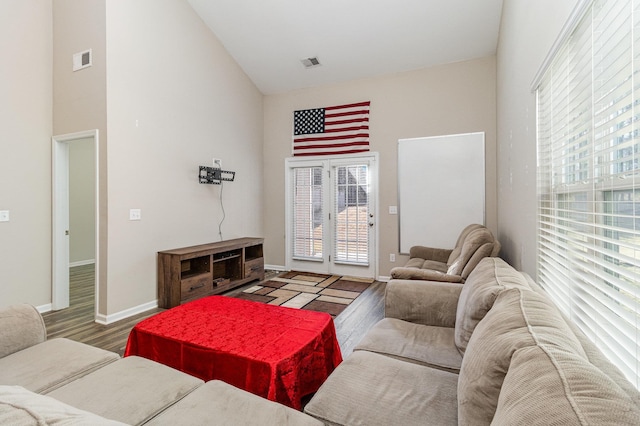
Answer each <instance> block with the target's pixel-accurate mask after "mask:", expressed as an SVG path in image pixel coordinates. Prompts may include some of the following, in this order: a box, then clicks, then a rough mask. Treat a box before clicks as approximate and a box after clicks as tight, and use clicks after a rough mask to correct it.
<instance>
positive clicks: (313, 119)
mask: <svg viewBox="0 0 640 426" xmlns="http://www.w3.org/2000/svg"><path fill="white" fill-rule="evenodd" d="M293 117H294V119H293V123H294V129H293V134H294V135H309V134H313V133H324V108H315V109H305V110H301V111H294V113H293Z"/></svg>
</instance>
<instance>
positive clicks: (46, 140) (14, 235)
mask: <svg viewBox="0 0 640 426" xmlns="http://www.w3.org/2000/svg"><path fill="white" fill-rule="evenodd" d="M51 9H52V5H51V0H3V1H1V2H0V58H1V59H0V76H2V77H1V78H0V210H9V212H10V221H9V222H0V305H1V306H6V305H10V304H12V303H19V302H29V303H32V304H34V305H44V304H48V303H50V302H51V180H50V176H51V127H52V123H51V108H52V106H51V99H52V81H51V67H52V65H51V55H52V43H51V33H52V29H51V28H52V25H51Z"/></svg>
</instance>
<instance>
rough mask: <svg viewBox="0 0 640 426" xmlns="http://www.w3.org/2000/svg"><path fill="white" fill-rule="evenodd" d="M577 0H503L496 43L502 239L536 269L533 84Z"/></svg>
mask: <svg viewBox="0 0 640 426" xmlns="http://www.w3.org/2000/svg"><path fill="white" fill-rule="evenodd" d="M575 4H576V0H539V1H526V0H505V2H504V6H503V9H502V22H501V26H500V39H499V43H498V55H497V57H498V79H497V81H498V84H497V98H498V209H497V210H498V239H499V240H500V242H501V243H502V252H501V256H502V257H503V258H505V260H507V261H508V262H510V263H511V264H512V265H513V266H515V267H516V268H518V269H521V270H524V271H526V272H527V273H529V274H531V275H532V276H535V273H536V213H537V199H536V158H537V154H536V97H535V93H532V92H531V89H530V87H531V83H532V81H533V79H534V77H535V75H536V73H537V71H538V69H539V68H540V66H541V64H542V62H543V61H544V59H545V57H546V56H547V53H548V52H549V50H550V49H551V46H552V45H553V43H554V41H555V40H556V38H557V36H558V34H559V33H560V30H561V29H562V27H563V25H564V23H565V22H566V21H567V19H568V17H569V15H570V13H571V11H572V10H573V7H574V5H575Z"/></svg>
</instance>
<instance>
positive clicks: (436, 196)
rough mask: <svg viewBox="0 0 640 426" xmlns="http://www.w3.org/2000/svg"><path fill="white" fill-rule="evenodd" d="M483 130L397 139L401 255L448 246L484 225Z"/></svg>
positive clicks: (450, 246) (451, 246)
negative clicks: (474, 225) (467, 229)
mask: <svg viewBox="0 0 640 426" xmlns="http://www.w3.org/2000/svg"><path fill="white" fill-rule="evenodd" d="M484 164H485V161H484V132H479V133H466V134H460V135H446V136H435V137H426V138H414V139H400V140H398V215H399V217H398V220H399V226H400V253H403V254H408V253H409V249H410V248H411V247H412V246H414V245H423V246H427V247H439V248H453V246H454V244H455V243H456V240H457V238H458V236H459V235H460V231H462V229H463V228H464V227H465V226H467V225H469V224H471V223H480V224H483V225H484V224H485V170H484Z"/></svg>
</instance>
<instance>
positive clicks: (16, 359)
mask: <svg viewBox="0 0 640 426" xmlns="http://www.w3.org/2000/svg"><path fill="white" fill-rule="evenodd" d="M119 358H120V357H119V356H118V354H116V353H114V352H109V351H105V350H103V349H99V348H96V347H93V346H89V345H85V344H83V343H78V342H75V341H73V340H69V339H65V338H58V339H51V340H47V341H45V342H42V343H39V344H37V345H33V346H29V347H28V348H25V349H23V350H21V351H20V352H16V353H13V354H11V355H7V356H5V357H4V358H0V383H2V384H4V385H18V386H22V387H25V388H27V389H29V390H31V391H33V392H38V393H47V392H50V391H52V390H54V389H56V388H58V387H60V386H62V385H64V384H66V383H68V382H70V381H73V380H76V379H77V378H79V377H82V376H84V375H85V374H88V373H90V372H92V371H94V370H96V369H98V368H101V367H103V366H105V365H107V364H109V363H112V362H114V361H116V360H118V359H119Z"/></svg>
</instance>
